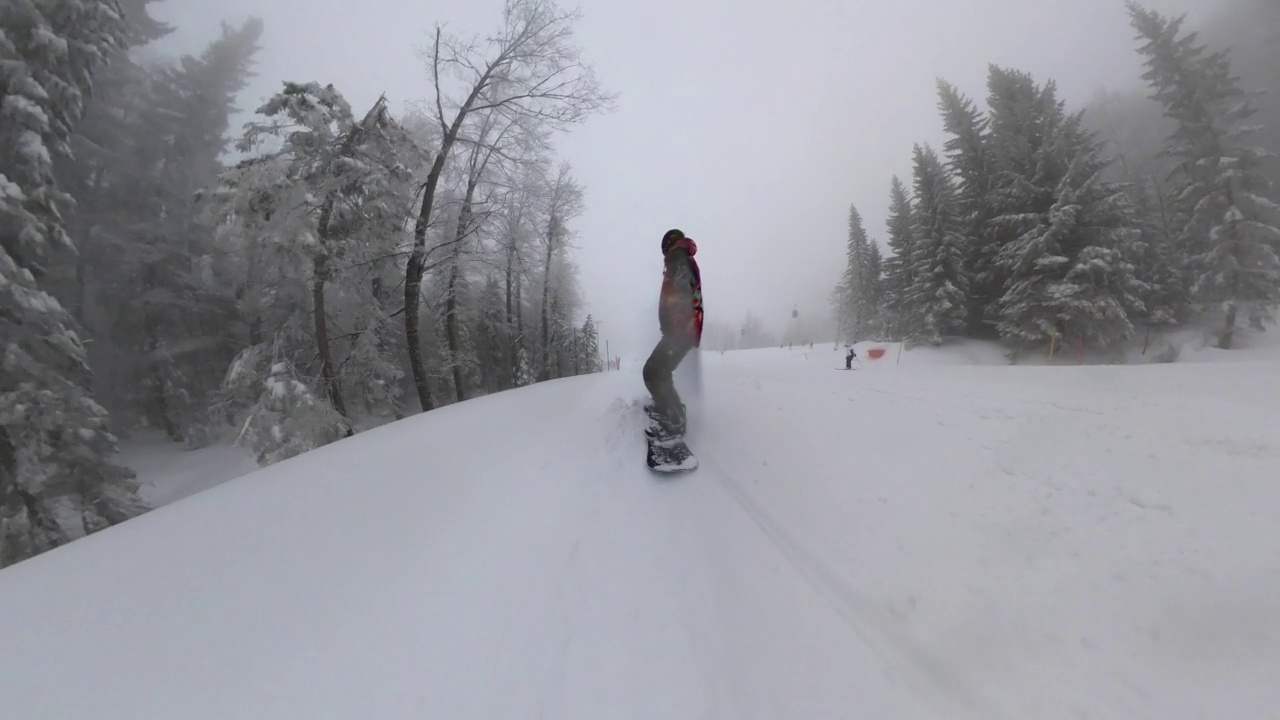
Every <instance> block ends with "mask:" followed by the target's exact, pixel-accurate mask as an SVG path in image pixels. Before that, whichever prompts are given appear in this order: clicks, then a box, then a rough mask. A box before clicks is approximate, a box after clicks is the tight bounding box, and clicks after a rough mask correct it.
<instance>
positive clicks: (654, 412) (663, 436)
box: [644, 403, 688, 442]
mask: <svg viewBox="0 0 1280 720" xmlns="http://www.w3.org/2000/svg"><path fill="white" fill-rule="evenodd" d="M644 410H645V412H646V413H648V414H649V418H650V420H652V422H651V423H650V424H649V427H647V428H645V429H644V433H645V435H648V436H649V437H651V438H653V439H654V440H657V441H658V442H664V441H667V440H679V439H680V438H682V437H684V432H685V429H686V426H687V422H688V421H687V417H686V410H685V406H684V403H681V404H680V406H679V407H678V408H677V410H676V412H675V417H674V418H668V417H665V416H663V415H660V414H659V413H658V409H657V407H656V406H655V405H654V404H653V403H650V404H648V405H645V406H644Z"/></svg>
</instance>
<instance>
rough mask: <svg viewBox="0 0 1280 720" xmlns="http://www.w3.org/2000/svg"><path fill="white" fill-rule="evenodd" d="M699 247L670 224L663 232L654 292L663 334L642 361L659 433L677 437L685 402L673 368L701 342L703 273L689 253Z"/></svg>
mask: <svg viewBox="0 0 1280 720" xmlns="http://www.w3.org/2000/svg"><path fill="white" fill-rule="evenodd" d="M697 252H698V246H697V244H695V243H694V242H693V239H692V238H689V237H686V236H685V234H684V233H683V232H681V231H680V230H677V229H672V230H668V231H667V232H666V233H665V234H663V236H662V255H663V258H664V267H663V271H662V290H661V293H660V294H659V297H658V326H659V328H660V329H661V331H662V339H661V340H659V341H658V344H657V346H656V347H654V348H653V353H652V354H651V355H650V356H649V360H648V361H647V362H645V364H644V384H645V387H646V388H647V389H648V390H649V394H650V395H652V396H653V406H652V407H653V414H654V415H655V416H656V417H655V420H656V421H657V428H656V435H657V438H658V439H666V438H677V437H680V436H682V435H684V431H685V420H686V416H685V406H684V403H683V402H682V401H681V399H680V395H679V393H677V392H676V387H675V382H674V380H673V379H672V373H673V372H675V369H676V367H677V366H679V365H680V362H681V361H682V360H684V358H685V356H686V355H688V354H689V351H690V350H692V349H693V348H696V347H698V346H700V345H701V344H702V273H701V271H700V270H699V269H698V263H697V261H695V260H694V259H693V256H694V254H696V253H697Z"/></svg>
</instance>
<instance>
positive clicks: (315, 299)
mask: <svg viewBox="0 0 1280 720" xmlns="http://www.w3.org/2000/svg"><path fill="white" fill-rule="evenodd" d="M328 277H329V257H328V255H326V254H325V252H324V251H323V250H322V251H321V252H319V253H318V254H317V255H316V258H315V270H314V275H313V276H312V279H311V306H312V316H313V317H314V319H315V330H316V349H317V350H318V351H319V353H320V375H321V377H323V378H324V385H325V391H326V392H327V393H328V395H329V400H330V402H332V403H333V409H334V410H337V411H338V414H340V415H342V417H344V418H346V419H347V420H348V421H349V420H350V419H351V418H350V417H348V416H347V404H346V403H345V402H343V400H342V386H341V385H340V384H339V383H338V374H337V372H336V371H335V369H334V366H333V354H332V353H331V352H330V351H329V324H328V321H327V319H326V318H325V309H324V288H325V282H326V281H327V280H328ZM352 434H353V433H352V429H351V424H350V422H348V423H347V428H346V430H345V431H344V433H343V435H344V436H345V437H351V435H352Z"/></svg>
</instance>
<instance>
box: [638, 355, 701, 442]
mask: <svg viewBox="0 0 1280 720" xmlns="http://www.w3.org/2000/svg"><path fill="white" fill-rule="evenodd" d="M690 349H691V346H690V344H689V343H687V342H684V341H682V340H680V339H679V338H676V337H673V336H669V335H668V336H663V338H662V340H660V341H658V345H657V346H656V347H654V349H653V353H652V354H651V355H649V360H648V361H647V362H646V363H645V364H644V385H645V387H646V388H648V390H649V394H650V395H652V396H653V404H654V410H655V411H656V414H657V415H658V416H659V417H660V418H662V419H663V421H664V422H663V425H664V426H665V427H664V428H663V429H664V430H666V431H667V432H668V433H670V434H672V435H682V434H683V433H684V429H685V414H684V403H682V402H681V400H680V394H679V393H678V392H676V385H675V381H674V380H673V378H672V373H674V372H675V369H676V367H677V366H678V365H679V364H680V361H681V360H684V357H685V355H687V354H689V350H690Z"/></svg>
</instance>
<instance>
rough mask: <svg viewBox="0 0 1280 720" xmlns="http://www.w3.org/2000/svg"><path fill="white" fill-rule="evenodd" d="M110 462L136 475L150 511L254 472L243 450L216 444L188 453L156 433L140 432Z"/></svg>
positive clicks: (250, 457) (254, 463)
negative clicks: (151, 508) (152, 508)
mask: <svg viewBox="0 0 1280 720" xmlns="http://www.w3.org/2000/svg"><path fill="white" fill-rule="evenodd" d="M112 462H115V463H117V464H120V465H123V466H125V467H127V468H129V469H130V470H133V472H134V473H135V474H136V475H137V479H138V484H139V485H140V486H141V488H140V490H141V492H140V494H141V495H142V499H143V500H144V501H146V503H147V504H148V505H149V506H151V507H160V506H162V505H168V504H169V503H172V502H176V501H178V500H181V499H183V498H185V497H188V496H190V495H194V494H196V493H198V492H203V491H205V490H208V489H209V488H211V487H214V486H216V485H220V484H222V483H224V482H226V481H228V480H234V479H235V478H238V477H240V476H241V475H246V474H248V473H251V472H253V471H254V470H257V469H258V463H257V462H256V461H254V459H253V456H252V455H250V454H249V452H248V451H247V450H244V449H242V448H238V447H235V446H233V445H230V444H217V445H210V446H208V447H203V448H198V449H195V450H188V449H186V448H185V447H183V446H182V445H179V444H177V443H174V442H173V441H171V440H169V439H168V438H167V437H166V436H165V435H164V433H161V432H159V431H144V432H140V433H137V434H135V435H134V436H133V437H131V438H129V439H127V440H124V441H122V442H121V443H120V454H119V455H118V456H116V457H115V458H113V459H112Z"/></svg>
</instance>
